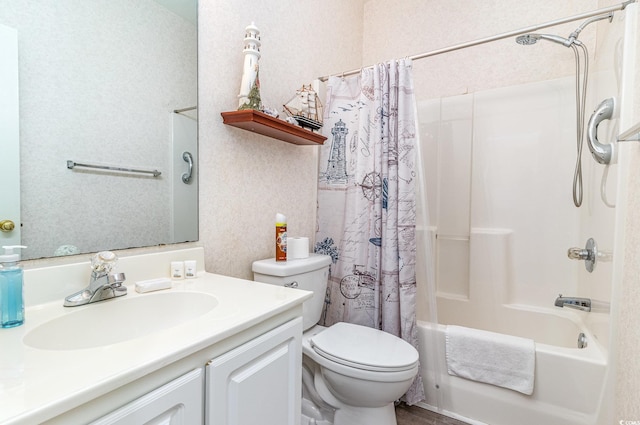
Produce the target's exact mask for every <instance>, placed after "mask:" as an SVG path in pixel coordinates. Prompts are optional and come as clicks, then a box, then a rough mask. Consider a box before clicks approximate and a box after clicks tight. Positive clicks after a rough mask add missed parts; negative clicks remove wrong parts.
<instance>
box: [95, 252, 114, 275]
mask: <svg viewBox="0 0 640 425" xmlns="http://www.w3.org/2000/svg"><path fill="white" fill-rule="evenodd" d="M117 262H118V256H117V255H116V254H114V253H113V252H111V251H100V252H98V253H97V254H95V255H94V256H93V257H91V270H92V271H93V272H94V273H100V274H106V273H109V272H110V271H111V270H112V269H113V267H114V266H115V265H116V263H117Z"/></svg>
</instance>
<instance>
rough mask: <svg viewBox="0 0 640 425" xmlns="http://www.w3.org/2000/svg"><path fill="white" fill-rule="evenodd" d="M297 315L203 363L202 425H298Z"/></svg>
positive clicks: (299, 347) (299, 348)
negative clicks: (204, 374) (203, 403)
mask: <svg viewBox="0 0 640 425" xmlns="http://www.w3.org/2000/svg"><path fill="white" fill-rule="evenodd" d="M301 340H302V318H297V319H294V320H292V321H290V322H287V323H285V324H284V325H282V326H280V327H278V328H276V329H274V330H272V331H269V332H267V333H265V334H264V335H261V336H259V337H258V338H256V339H254V340H252V341H249V342H247V343H246V344H244V345H241V346H240V347H238V348H235V349H234V350H232V351H230V352H228V353H225V354H223V355H222V356H220V357H218V358H216V359H214V360H212V361H210V362H209V363H208V365H207V366H206V378H205V379H206V385H205V399H206V404H205V412H206V417H205V419H206V423H207V425H256V424H260V425H298V424H300V402H301V392H302V391H301V385H302V383H301V380H302V378H301V373H302V371H301V368H302V345H301V344H302V343H301Z"/></svg>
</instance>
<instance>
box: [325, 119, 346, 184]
mask: <svg viewBox="0 0 640 425" xmlns="http://www.w3.org/2000/svg"><path fill="white" fill-rule="evenodd" d="M347 133H349V129H348V128H347V125H346V124H345V123H344V121H342V120H339V121H338V122H337V123H335V125H334V126H333V128H332V129H331V134H333V141H332V142H331V152H330V154H329V160H328V161H327V171H326V172H325V173H324V176H323V177H324V178H325V179H326V181H327V183H328V184H332V183H333V184H336V183H337V184H344V183H346V182H347V179H348V176H347V164H346V150H345V149H346V141H347Z"/></svg>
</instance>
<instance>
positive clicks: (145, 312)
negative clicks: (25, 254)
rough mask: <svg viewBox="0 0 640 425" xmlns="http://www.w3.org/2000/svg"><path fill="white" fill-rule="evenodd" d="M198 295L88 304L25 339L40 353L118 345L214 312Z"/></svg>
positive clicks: (208, 299) (210, 300)
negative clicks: (40, 351)
mask: <svg viewBox="0 0 640 425" xmlns="http://www.w3.org/2000/svg"><path fill="white" fill-rule="evenodd" d="M217 305H218V299H217V298H216V297H215V296H213V295H209V294H204V293H199V292H168V293H159V294H146V295H141V296H138V297H131V298H126V297H122V298H118V299H113V300H109V301H103V302H100V303H94V304H89V305H87V306H84V307H81V309H78V310H76V311H74V310H69V312H68V313H67V314H65V315H63V316H60V317H57V318H55V319H52V320H50V321H48V322H45V323H43V324H41V325H39V326H38V327H36V328H34V329H33V330H31V331H29V332H28V333H27V334H26V335H25V337H24V343H25V344H26V345H28V346H29V347H33V348H39V349H42V350H81V349H86V348H96V347H102V346H106V345H110V344H117V343H120V342H124V341H129V340H132V339H135V338H139V337H142V336H145V335H148V334H150V333H153V332H157V331H161V330H164V329H168V328H170V327H173V326H176V325H179V324H182V323H185V322H188V321H189V320H193V319H195V318H198V317H200V316H202V315H203V314H206V313H208V312H210V311H211V310H213V309H214V308H216V306H217Z"/></svg>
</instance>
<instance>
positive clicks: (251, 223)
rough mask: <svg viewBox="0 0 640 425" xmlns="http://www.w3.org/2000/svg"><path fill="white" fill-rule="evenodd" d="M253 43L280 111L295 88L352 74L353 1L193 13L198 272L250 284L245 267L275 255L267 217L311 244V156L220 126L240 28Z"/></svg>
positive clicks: (218, 3) (234, 77) (267, 96)
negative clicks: (251, 32) (283, 220)
mask: <svg viewBox="0 0 640 425" xmlns="http://www.w3.org/2000/svg"><path fill="white" fill-rule="evenodd" d="M252 21H254V22H255V24H256V26H257V27H258V28H260V31H261V34H260V35H261V37H262V47H261V53H262V58H261V59H260V86H261V97H262V101H263V103H265V104H266V105H270V106H272V107H274V108H276V109H278V110H279V111H281V110H282V104H284V103H285V102H286V101H288V100H289V99H290V97H291V96H292V95H293V94H294V93H295V90H296V88H299V87H300V86H302V84H308V83H309V82H311V80H312V79H314V78H317V77H319V76H322V75H325V74H329V73H335V72H339V71H341V70H345V69H352V68H354V67H358V66H360V57H361V36H362V3H361V1H348V2H344V1H340V0H329V1H322V2H318V1H311V0H305V1H299V0H282V1H278V2H264V1H260V0H250V1H245V2H242V3H241V4H240V3H237V2H234V1H230V0H202V1H201V2H200V6H199V29H200V33H199V41H200V43H199V93H200V96H199V99H198V104H199V111H198V112H199V113H198V116H199V125H200V126H199V140H200V229H201V230H200V242H201V243H202V244H204V246H205V253H206V261H207V264H206V265H207V270H208V271H211V272H216V273H222V274H226V275H230V276H237V277H242V278H249V279H251V278H252V277H253V275H252V273H251V262H252V261H254V260H257V259H261V258H269V257H273V256H274V255H275V244H274V239H275V221H274V220H275V215H276V213H278V212H281V213H283V214H285V215H286V216H287V220H288V234H289V236H308V237H310V238H314V236H315V230H316V219H315V212H316V184H317V183H316V182H317V174H318V163H317V162H318V158H317V154H318V148H317V147H313V146H296V145H291V144H288V143H285V142H282V141H279V140H274V139H271V138H267V137H264V136H260V135H255V134H252V133H250V132H247V131H244V130H240V129H237V128H234V127H230V126H225V125H223V124H222V119H221V117H220V112H223V111H231V110H235V109H236V108H237V104H238V102H237V95H238V92H239V89H240V82H241V77H242V65H243V62H244V56H243V54H242V48H243V38H244V29H245V27H246V26H247V25H249V24H250V23H251V22H252Z"/></svg>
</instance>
